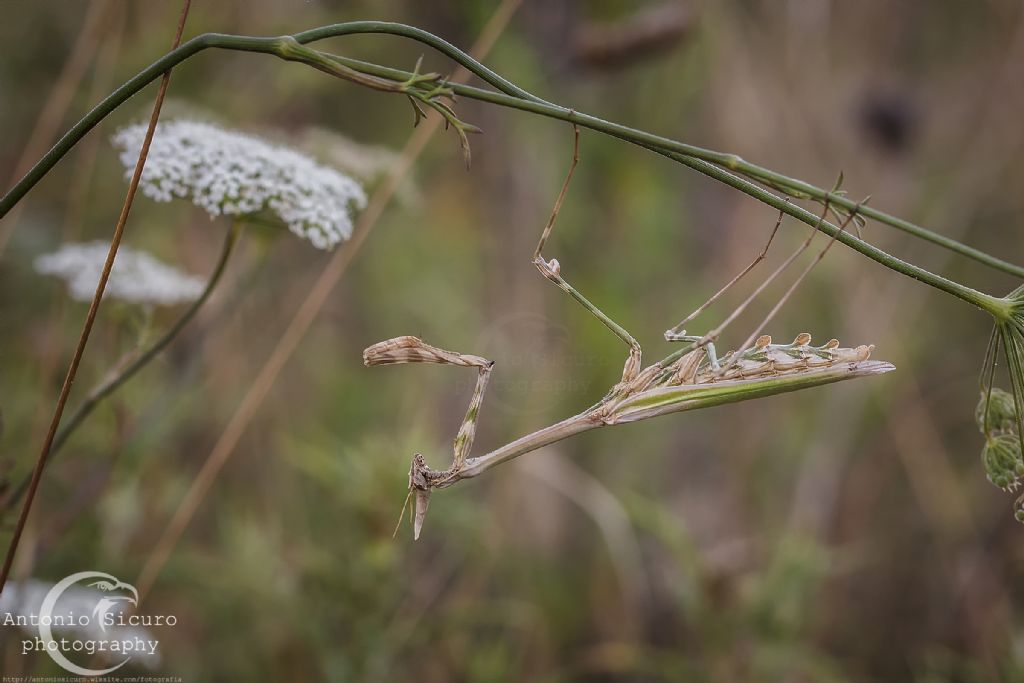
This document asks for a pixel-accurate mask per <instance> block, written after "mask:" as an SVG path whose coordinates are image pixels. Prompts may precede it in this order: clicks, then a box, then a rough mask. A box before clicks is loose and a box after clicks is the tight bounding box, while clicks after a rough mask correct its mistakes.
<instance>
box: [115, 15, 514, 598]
mask: <svg viewBox="0 0 1024 683" xmlns="http://www.w3.org/2000/svg"><path fill="white" fill-rule="evenodd" d="M521 1H522V0H503V2H502V3H501V5H499V6H498V9H497V10H495V12H494V14H493V15H492V17H491V20H490V21H489V22H488V24H487V26H485V27H484V30H483V31H482V32H481V34H480V37H479V38H478V39H477V42H476V45H475V46H474V47H473V48H472V52H473V53H474V54H476V55H478V56H483V55H485V54H486V53H488V52H490V50H491V48H492V47H493V46H494V43H495V42H496V41H497V39H498V36H500V35H501V33H502V32H503V31H504V30H505V27H506V26H507V25H508V22H509V20H510V19H511V18H512V14H513V13H514V12H515V10H516V9H517V8H518V7H519V5H520V3H521ZM468 77H469V71H468V70H466V69H464V68H460V69H459V70H458V71H457V72H456V73H455V74H454V75H453V76H452V78H451V79H450V82H453V83H455V82H460V81H463V82H464V81H465V80H467V79H468ZM440 125H441V119H440V117H434V118H432V119H429V120H427V121H426V122H424V123H423V124H422V125H420V126H419V127H418V128H417V129H416V131H415V132H414V133H413V134H412V136H411V137H410V138H409V142H408V143H406V145H405V148H404V149H403V150H402V153H401V155H400V156H399V159H398V161H397V162H396V163H395V165H394V166H393V167H392V168H391V170H390V171H389V173H388V175H387V177H386V178H385V179H384V181H383V183H382V184H381V186H380V187H379V188H378V189H377V191H376V192H374V194H373V196H372V197H371V198H370V202H369V204H368V205H367V207H366V210H365V211H364V212H363V214H362V215H361V216H360V218H359V221H358V222H357V224H356V228H355V230H354V231H353V233H352V239H351V240H350V241H349V242H348V244H347V245H346V247H345V248H344V249H339V250H338V252H337V253H335V255H334V256H333V257H332V258H331V260H330V262H328V264H327V266H326V267H325V268H324V270H323V271H322V273H321V274H320V277H319V278H318V279H317V281H316V283H314V285H313V288H312V289H311V290H310V292H309V294H308V295H307V297H306V299H305V300H304V301H303V302H302V304H301V305H300V306H299V310H298V311H296V313H295V316H294V317H293V318H292V320H291V322H290V323H289V324H288V328H287V329H286V330H285V332H284V334H283V335H282V336H281V338H280V340H278V343H277V346H275V347H274V350H273V351H272V352H271V354H270V357H269V358H268V359H267V361H266V363H264V365H263V367H262V368H261V369H260V371H259V373H258V374H257V376H256V379H255V380H254V381H253V383H252V385H250V387H249V389H248V391H247V392H246V394H245V396H244V397H243V398H242V402H241V404H239V406H238V408H237V409H236V410H235V413H234V415H232V416H231V420H230V421H229V422H228V424H227V426H226V427H225V428H224V431H223V432H222V433H221V435H220V438H218V439H217V442H216V443H215V444H214V446H213V449H212V450H211V451H210V454H209V455H208V456H207V458H206V461H205V462H204V463H203V467H202V469H201V470H200V471H199V474H197V475H196V478H195V479H194V480H193V482H192V486H191V487H190V488H189V490H188V492H187V493H186V494H185V498H184V499H183V500H182V502H181V504H180V505H179V506H178V509H177V510H176V511H175V513H174V516H173V517H172V518H171V521H170V522H169V523H168V525H167V528H166V529H165V530H164V533H163V535H162V536H161V537H160V539H159V540H158V541H157V543H156V546H154V548H153V551H152V552H151V553H150V555H149V557H148V558H147V560H146V563H145V565H143V568H142V571H141V572H140V574H139V578H138V579H137V580H136V581H135V587H136V589H137V590H138V593H139V600H142V599H143V598H144V597H145V596H146V595H147V594H148V593H149V591H150V590H151V589H152V587H153V584H154V582H155V581H156V578H157V576H159V574H160V571H161V570H162V569H163V567H164V565H165V564H166V563H167V560H168V558H170V556H171V552H173V550H174V547H175V546H176V545H177V544H178V541H179V540H180V539H181V536H182V535H183V534H184V533H185V529H186V528H187V527H188V524H189V522H191V520H192V518H193V517H194V516H195V513H196V511H197V510H198V509H199V506H200V505H201V504H202V501H203V500H204V499H205V497H206V494H207V493H208V492H209V490H210V488H211V487H212V486H213V482H214V480H215V479H216V478H217V475H218V474H219V472H220V470H221V469H222V468H223V467H224V463H226V462H227V460H228V459H229V458H230V457H231V455H232V454H233V453H234V452H235V448H236V447H237V446H238V442H239V441H240V440H241V438H242V434H244V433H245V430H246V429H247V428H248V426H249V423H250V422H252V419H253V417H254V416H255V414H256V411H257V410H258V409H259V407H260V406H261V405H262V404H263V401H264V400H265V399H266V397H267V395H268V394H269V393H270V389H271V388H272V387H273V385H274V383H275V382H276V381H277V377H278V375H279V374H280V373H281V370H282V369H283V368H284V365H285V364H286V363H287V362H288V360H289V359H290V358H291V356H292V354H293V353H294V352H295V349H296V348H298V345H299V343H300V342H301V341H302V339H303V338H304V337H305V336H306V332H307V331H308V330H309V328H310V326H311V325H312V324H313V320H315V319H316V316H317V314H318V313H319V312H320V309H321V308H323V305H324V303H325V302H326V301H327V298H328V296H329V295H330V293H331V291H332V290H333V289H334V287H335V285H336V284H337V283H338V281H339V280H340V279H341V276H342V275H343V274H344V272H345V271H346V269H347V268H348V264H349V263H351V261H352V259H353V258H355V256H356V254H357V253H359V250H360V248H361V247H362V245H363V243H364V242H365V241H366V238H367V236H368V235H369V234H370V232H371V231H372V230H373V228H374V226H375V225H376V224H377V221H378V219H379V218H380V216H381V214H382V213H383V211H384V208H385V207H386V206H387V205H388V203H389V202H390V200H391V198H392V197H393V196H394V194H395V192H396V191H397V190H398V187H399V186H400V184H401V182H402V180H403V179H404V178H405V176H406V175H407V174H408V172H409V170H410V169H411V168H412V165H413V162H414V161H415V160H416V158H417V157H419V155H420V154H421V153H422V151H423V149H424V148H425V147H426V144H427V142H428V141H429V140H430V139H431V137H433V135H434V134H435V133H436V132H437V130H438V129H439V128H440Z"/></svg>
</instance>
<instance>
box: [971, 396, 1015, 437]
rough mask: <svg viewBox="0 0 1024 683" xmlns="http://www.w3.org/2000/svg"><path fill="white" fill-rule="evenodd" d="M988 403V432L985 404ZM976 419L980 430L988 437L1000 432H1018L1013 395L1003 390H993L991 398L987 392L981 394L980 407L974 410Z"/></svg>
mask: <svg viewBox="0 0 1024 683" xmlns="http://www.w3.org/2000/svg"><path fill="white" fill-rule="evenodd" d="M986 401H987V402H988V432H987V433H986V430H985V403H986ZM974 419H975V421H976V422H977V423H978V430H979V431H981V433H982V434H985V435H986V436H987V435H988V434H990V433H991V434H995V433H998V432H1016V431H1017V409H1016V406H1015V405H1014V401H1013V394H1011V393H1010V392H1008V391H1003V390H1002V389H997V388H995V387H993V388H992V395H991V398H989V395H988V393H987V392H985V391H982V392H981V398H980V399H979V400H978V407H977V408H975V410H974Z"/></svg>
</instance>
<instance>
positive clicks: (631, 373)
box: [533, 126, 641, 384]
mask: <svg viewBox="0 0 1024 683" xmlns="http://www.w3.org/2000/svg"><path fill="white" fill-rule="evenodd" d="M573 133H574V137H573V151H572V164H570V166H569V173H568V174H567V175H566V176H565V182H563V183H562V190H561V191H560V192H559V193H558V199H556V200H555V206H554V208H553V209H552V210H551V216H550V217H548V222H547V224H546V225H545V226H544V232H542V233H541V236H540V241H539V242H538V243H537V249H536V250H535V251H534V252H533V265H535V266H536V267H537V270H539V271H540V274H541V275H543V276H544V277H546V278H547V279H548V280H550V281H551V282H553V283H555V285H556V286H558V288H559V289H561V290H562V291H563V292H565V293H566V294H568V295H569V296H571V297H572V298H573V299H575V300H576V301H578V302H579V303H580V305H581V306H583V307H584V308H585V309H587V310H588V311H590V313H591V314H593V316H594V317H595V318H597V319H598V320H600V321H601V322H602V323H604V325H605V327H607V328H608V329H609V330H611V331H612V332H613V333H614V334H615V336H616V337H618V338H619V339H621V340H622V341H623V342H625V343H626V345H627V346H629V357H628V358H627V359H626V364H625V366H624V367H623V368H622V383H623V384H625V383H627V382H630V381H632V380H633V379H635V378H636V376H637V374H638V373H639V372H640V365H641V350H640V343H639V342H638V341H637V340H636V339H634V338H633V335H631V334H630V333H629V332H627V331H626V330H625V328H623V327H622V326H621V325H619V324H618V323H616V322H615V321H614V320H612V319H611V318H609V317H608V316H607V315H605V314H604V312H603V311H602V310H601V309H599V308H598V307H597V306H595V305H594V304H592V303H591V302H590V301H589V300H588V299H587V298H586V297H585V296H583V295H582V294H580V293H579V292H578V291H577V290H576V288H575V287H573V286H572V285H570V284H569V283H568V282H566V281H565V279H564V278H563V277H562V274H561V266H560V265H559V263H558V260H557V259H551V260H550V261H549V260H546V259H545V258H544V257H543V255H542V254H541V252H542V251H543V249H544V245H545V244H547V241H548V238H549V237H551V230H552V228H554V227H555V221H556V220H557V219H558V212H559V210H560V209H561V208H562V202H563V201H564V200H565V195H566V192H568V190H569V183H570V182H572V174H573V172H575V170H576V165H577V164H578V163H579V160H580V129H579V128H578V127H576V126H573Z"/></svg>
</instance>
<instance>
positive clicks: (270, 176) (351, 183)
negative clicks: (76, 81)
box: [113, 120, 366, 249]
mask: <svg viewBox="0 0 1024 683" xmlns="http://www.w3.org/2000/svg"><path fill="white" fill-rule="evenodd" d="M146 129H147V126H146V124H137V125H134V126H129V127H127V128H123V129H121V130H120V131H119V132H118V133H117V134H116V135H115V136H114V138H113V142H114V146H115V147H117V148H118V149H119V150H120V152H121V163H122V164H124V166H125V169H126V176H127V177H130V176H131V174H132V172H133V170H134V168H135V163H136V161H137V160H138V155H139V149H140V148H141V147H142V141H143V139H144V138H145V136H146ZM142 191H143V193H144V194H145V195H146V196H148V197H151V198H152V199H155V200H157V201H165V202H166V201H170V200H171V199H172V198H173V197H182V198H189V199H191V200H192V202H193V203H194V204H195V205H196V206H198V207H200V208H202V209H203V210H205V211H206V212H207V213H209V214H210V215H211V216H219V215H221V214H233V215H247V214H254V213H257V212H260V211H263V210H270V211H272V212H274V213H275V214H277V216H279V217H280V218H281V220H282V221H284V222H285V224H287V225H288V229H289V230H291V231H292V232H294V233H295V234H296V235H299V236H301V237H304V238H306V239H308V240H309V241H310V242H312V243H313V246H315V247H317V248H318V249H329V248H331V247H333V246H334V245H336V244H337V243H338V242H341V241H342V240H346V239H348V238H349V237H350V236H351V234H352V218H351V216H350V214H349V211H350V209H361V208H363V207H364V206H366V194H365V193H364V192H363V188H362V186H361V185H360V184H359V183H358V182H356V181H355V180H353V179H352V178H350V177H349V176H347V175H344V174H342V173H339V172H338V171H336V170H334V169H331V168H327V167H326V166H321V165H319V164H317V163H316V162H315V161H313V160H312V159H310V158H309V157H307V156H305V155H303V154H300V153H299V152H296V151H294V150H292V149H288V148H287V147H282V146H280V145H275V144H272V143H270V142H267V141H265V140H261V139H260V138H257V137H254V136H252V135H246V134H244V133H237V132H232V131H228V130H224V129H223V128H220V127H218V126H215V125H212V124H209V123H202V122H198V121H189V120H176V121H167V122H164V123H160V124H158V125H157V128H156V132H155V134H154V135H153V142H152V145H151V146H150V150H149V157H148V158H147V160H146V168H145V171H144V172H143V174H142Z"/></svg>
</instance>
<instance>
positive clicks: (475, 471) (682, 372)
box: [363, 127, 893, 538]
mask: <svg viewBox="0 0 1024 683" xmlns="http://www.w3.org/2000/svg"><path fill="white" fill-rule="evenodd" d="M578 161H579V129H578V128H575V127H574V140H573V157H572V163H571V164H570V166H569V172H568V174H567V175H566V178H565V182H564V183H563V184H562V188H561V190H560V192H559V194H558V198H557V199H556V200H555V205H554V208H553V209H552V212H551V216H550V218H549V219H548V222H547V224H546V225H545V227H544V230H543V231H542V233H541V237H540V241H539V242H538V243H537V248H536V249H535V250H534V253H533V265H534V266H535V267H536V268H537V270H538V271H540V273H541V275H543V276H544V277H545V278H547V279H548V280H549V281H551V282H552V283H554V284H555V286H557V287H558V288H559V289H561V290H562V291H564V292H565V293H566V294H568V295H569V296H571V297H572V298H573V299H574V300H575V301H576V302H578V303H579V304H580V305H581V306H583V308H585V309H586V310H587V311H589V312H590V313H591V314H592V315H593V316H594V317H595V318H597V319H598V320H599V321H600V322H601V323H602V324H604V326H605V327H607V328H608V329H609V330H611V331H612V333H613V334H614V335H615V336H616V337H618V338H619V339H620V340H622V342H623V343H624V344H625V345H626V346H627V348H628V353H627V357H626V362H625V365H624V366H623V369H622V376H621V379H620V380H619V382H618V383H616V384H615V385H614V386H613V387H612V388H611V389H610V390H609V391H608V393H607V394H605V396H604V397H603V398H602V399H601V400H600V401H598V402H597V403H596V404H594V405H593V406H591V407H590V408H587V409H586V410H584V411H583V412H581V413H579V414H577V415H574V416H572V417H569V418H567V419H565V420H562V421H561V422H557V423H555V424H553V425H550V426H548V427H545V428H543V429H540V430H537V431H535V432H533V433H531V434H527V435H526V436H523V437H521V438H519V439H516V440H515V441H512V442H511V443H508V444H506V445H504V446H502V447H500V448H498V449H496V450H493V451H491V452H489V453H486V454H484V455H481V456H479V457H475V458H471V457H468V455H469V452H470V450H471V448H472V445H473V438H474V435H475V434H476V421H477V419H478V417H479V412H480V406H481V404H482V402H483V397H484V391H485V389H486V387H487V382H488V379H489V378H490V373H491V370H492V368H493V367H494V363H493V362H492V361H489V360H487V359H485V358H481V357H479V356H473V355H466V354H461V353H456V352H453V351H446V350H444V349H441V348H438V347H436V346H432V345H430V344H428V343H426V342H424V341H423V340H421V339H419V338H418V337H413V336H403V337H396V338H394V339H389V340H386V341H383V342H379V343H377V344H373V345H372V346H369V347H367V348H366V350H364V351H363V363H364V364H365V365H367V366H372V365H397V364H400V363H440V364H445V365H458V366H464V367H474V368H476V369H477V373H478V375H477V383H476V388H475V389H474V391H473V396H472V399H471V400H470V404H469V408H468V410H467V411H466V417H465V419H464V420H463V422H462V426H461V427H460V428H459V432H458V435H457V436H456V437H455V443H454V447H453V455H452V462H451V464H450V465H449V466H448V467H447V468H446V469H444V470H435V469H432V468H431V467H430V466H429V465H427V463H426V460H425V458H424V457H423V455H422V454H420V453H416V454H415V455H414V456H413V459H412V465H411V466H410V469H409V493H408V496H407V497H406V502H408V500H409V498H410V497H412V498H413V499H414V506H413V537H414V538H419V536H420V532H421V531H422V528H423V522H424V519H425V518H426V513H427V508H428V506H429V504H430V497H431V492H432V491H433V490H434V489H438V488H445V487H448V486H452V485H453V484H455V483H457V482H459V481H461V480H463V479H469V478H471V477H475V476H477V475H480V474H482V473H484V472H486V471H487V470H489V469H491V468H492V467H494V466H496V465H499V464H501V463H503V462H506V461H508V460H511V459H513V458H516V457H519V456H520V455H524V454H526V453H529V452H530V451H533V450H536V449H538V448H541V447H542V446H546V445H548V444H551V443H554V442H556V441H560V440H562V439H565V438H567V437H569V436H572V435H574V434H579V433H580V432H584V431H588V430H591V429H596V428H598V427H605V426H612V425H617V424H625V423H628V422H637V421H640V420H645V419H647V418H651V417H657V416H659V415H666V414H668V413H674V412H681V411H684V410H696V409H698V408H704V407H710V406H716V405H722V404H725V403H734V402H738V401H745V400H749V399H753V398H760V397H763V396H772V395H774V394H780V393H784V392H789V391H796V390H798V389H804V388H809V387H813V386H819V385H822V384H828V383H832V382H838V381H842V380H845V379H853V378H855V377H866V376H871V375H878V374H883V373H886V372H889V371H890V370H892V369H893V366H892V365H891V364H889V363H886V362H883V361H873V360H870V356H871V351H872V349H873V348H874V347H873V346H858V347H856V348H842V347H840V346H839V342H838V341H837V340H835V339H831V340H829V341H828V342H826V343H825V344H823V345H821V346H812V345H811V335H810V334H807V333H806V332H805V333H801V334H800V335H798V336H797V337H796V339H794V340H793V342H791V343H789V344H773V343H772V339H771V337H769V336H767V335H763V336H760V337H758V338H757V339H756V341H755V342H754V344H753V345H752V346H748V345H747V344H749V341H750V340H748V342H747V344H744V345H742V346H741V347H740V349H739V350H738V351H730V352H729V353H727V354H725V355H724V356H723V357H721V358H719V357H718V355H717V353H716V352H715V346H714V341H715V340H716V339H717V338H718V336H719V335H720V334H721V333H722V332H723V331H724V330H725V328H726V327H727V326H728V324H729V322H731V321H732V320H734V319H735V318H736V316H737V315H738V313H736V312H734V314H733V315H731V316H730V317H729V318H728V319H727V320H726V322H725V323H723V324H722V325H721V326H719V327H718V328H717V329H715V330H712V332H710V333H708V334H707V335H703V336H692V335H687V334H686V331H685V330H683V329H681V325H677V326H676V327H674V328H672V329H670V330H668V331H667V332H666V333H665V339H666V340H667V341H670V342H671V341H678V342H684V343H686V344H687V345H686V346H685V347H684V348H683V349H682V350H680V351H679V352H677V353H674V354H671V355H669V356H668V357H666V358H663V359H662V360H660V361H658V362H656V363H652V364H651V365H649V366H647V367H646V368H645V367H643V352H642V349H641V348H640V344H639V342H637V341H636V339H635V338H634V337H633V336H632V335H631V334H630V333H629V332H627V331H626V330H625V328H623V327H622V326H620V325H619V324H618V323H616V322H615V321H614V320H612V319H611V318H610V317H608V316H607V315H606V314H605V313H604V312H603V311H601V309H599V308H598V307H597V306H595V305H594V304H593V303H591V302H590V300H589V299H587V298H586V297H585V296H583V294H581V293H580V292H579V290H577V289H576V288H575V287H573V286H572V285H571V284H569V283H568V282H567V281H566V279H565V278H564V277H563V275H562V266H561V264H560V263H559V262H558V261H557V260H556V259H550V260H549V259H545V258H544V256H543V250H544V247H545V245H546V244H547V242H548V239H549V238H550V237H551V232H552V229H553V228H554V225H555V222H556V220H557V218H558V212H559V210H560V209H561V206H562V203H563V201H564V199H565V196H566V193H567V191H568V188H569V184H570V183H571V181H572V176H573V173H574V171H575V169H576V165H577V163H578ZM825 210H826V211H827V210H828V205H827V203H826V207H825ZM822 215H823V217H824V212H823V214H822ZM855 215H856V212H855V211H854V212H851V213H850V214H849V215H848V216H847V217H846V220H845V222H844V224H843V227H845V225H846V223H849V222H850V221H851V220H853V218H854V216H855ZM780 222H781V218H780ZM777 229H778V223H776V226H775V228H774V229H773V230H772V233H771V236H770V237H769V240H768V244H766V245H765V248H764V250H762V252H761V255H760V256H758V257H757V258H756V259H755V260H754V262H753V263H752V264H751V266H749V267H748V268H746V269H745V270H744V271H743V272H741V273H740V275H739V276H737V277H735V278H733V280H732V281H731V282H730V283H729V284H728V285H726V287H724V288H722V289H721V290H719V292H718V293H716V294H715V295H714V296H713V297H712V299H714V298H717V297H719V296H720V295H721V294H722V293H723V292H724V291H725V290H726V289H728V287H730V286H732V285H733V284H735V283H736V282H738V281H739V279H740V278H742V276H743V275H745V274H746V273H748V272H750V270H751V269H752V268H753V267H755V266H756V265H757V263H758V262H759V261H760V260H761V259H762V258H763V256H764V254H765V253H766V252H767V250H768V246H769V245H770V244H771V241H772V239H773V238H774V236H775V230H777ZM815 234H816V232H814V231H812V233H811V237H810V238H809V239H807V240H806V241H805V242H804V243H803V244H802V245H801V246H800V248H799V249H797V251H796V252H795V253H794V254H793V255H792V256H790V257H789V258H788V259H787V260H786V261H785V262H784V263H783V264H782V266H781V267H780V268H778V269H777V270H776V271H775V272H774V273H773V275H772V276H771V278H769V282H770V281H771V279H774V277H776V276H777V275H779V274H780V273H781V272H782V271H783V270H785V268H786V267H787V266H789V265H790V264H791V263H792V262H793V261H794V260H795V259H796V258H797V257H798V256H800V254H802V253H803V252H804V251H805V250H806V249H807V247H808V246H809V245H810V243H811V240H812V239H813V237H814V235H815ZM833 242H834V238H833V240H830V241H829V243H828V244H827V245H826V246H825V247H824V249H822V250H821V251H820V252H819V253H818V255H817V257H816V258H815V259H813V260H812V261H811V263H810V264H809V265H808V267H807V268H806V269H805V270H804V271H803V272H802V273H801V274H800V276H799V277H798V278H797V279H796V280H795V281H794V282H793V284H792V285H791V286H790V287H789V289H788V290H787V291H786V293H785V294H784V295H783V297H782V298H781V299H780V301H779V302H778V304H777V305H776V306H775V307H774V308H773V309H772V311H771V312H770V313H769V315H768V317H767V318H766V319H765V321H764V322H762V324H761V326H763V325H764V324H765V323H767V322H768V320H770V319H771V317H772V316H773V315H774V314H775V313H776V312H777V311H778V310H779V307H780V306H781V304H782V303H784V302H785V301H786V299H787V298H788V297H789V296H790V295H791V294H792V292H793V290H794V289H795V288H796V286H797V285H799V284H800V282H801V281H802V280H803V279H804V277H806V275H807V273H808V272H810V269H811V268H813V267H814V266H815V265H816V264H817V263H818V262H819V261H820V260H821V258H822V257H823V256H824V255H825V253H826V252H827V251H828V249H829V247H830V246H831V245H832V243H833ZM764 286H765V285H763V284H762V285H761V287H759V288H758V289H757V291H755V294H754V296H756V295H757V294H758V293H759V292H760V291H762V290H763V289H764ZM749 302H750V299H749V298H748V299H747V301H745V302H744V303H743V304H742V305H741V307H740V309H739V310H742V308H743V307H744V306H746V305H747V304H748V303H749ZM706 307H707V305H706V304H705V305H703V306H701V307H700V308H698V309H697V312H698V313H699V312H700V311H702V310H704V309H705V308H706ZM693 317H695V316H694V315H691V316H689V317H688V318H687V320H690V319H692V318H693ZM684 322H685V321H684ZM757 332H758V330H755V334H756V333H757ZM403 511H404V507H403Z"/></svg>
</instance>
